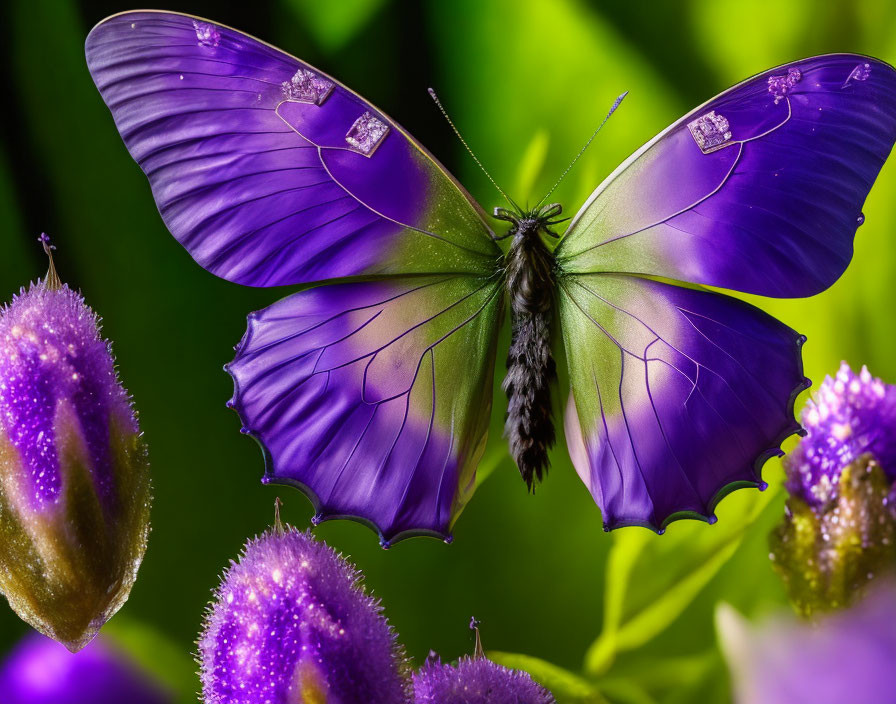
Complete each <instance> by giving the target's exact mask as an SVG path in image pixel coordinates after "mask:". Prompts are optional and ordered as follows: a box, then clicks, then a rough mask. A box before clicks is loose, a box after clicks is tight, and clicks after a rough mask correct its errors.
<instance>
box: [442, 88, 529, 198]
mask: <svg viewBox="0 0 896 704" xmlns="http://www.w3.org/2000/svg"><path fill="white" fill-rule="evenodd" d="M428 90H429V96H430V97H431V98H432V99H433V100H434V101H435V104H436V105H437V106H438V108H439V110H440V111H441V112H442V115H443V116H444V117H445V119H446V120H448V124H449V125H451V129H452V130H454V134H456V135H457V138H458V139H459V140H460V143H461V144H463V145H464V148H466V150H467V151H468V152H469V153H470V156H471V157H473V161H475V162H476V164H477V166H479V168H480V169H482V173H484V174H485V175H486V177H487V178H488V180H489V181H491V182H492V185H493V186H494V187H495V188H497V189H498V193H500V194H501V195H502V196H504V200H506V201H507V202H508V203H510V206H511V207H512V208H513V209H514V210H516V211H518V212H522V211H521V210H520V207H519V206H518V205H517V204H516V203H514V202H513V198H511V197H510V196H508V195H507V194H506V193H505V192H504V189H503V188H501V187H500V186H499V185H498V182H497V181H495V179H493V178H492V175H491V174H490V173H489V172H488V171H487V170H486V168H485V167H484V166H483V165H482V162H481V161H479V157H477V156H476V155H475V154H474V153H473V150H472V149H470V145H469V144H467V140H465V139H464V138H463V136H462V135H461V133H460V130H459V129H457V126H456V125H455V124H454V122H453V121H452V119H451V118H450V117H448V111H447V110H445V108H444V107H443V106H442V101H440V100H439V96H437V95H436V92H435V91H434V90H433V89H432V88H429V89H428Z"/></svg>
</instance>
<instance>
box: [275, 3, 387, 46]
mask: <svg viewBox="0 0 896 704" xmlns="http://www.w3.org/2000/svg"><path fill="white" fill-rule="evenodd" d="M284 2H285V4H286V6H287V7H288V8H289V9H290V10H291V11H292V12H294V13H295V14H296V15H297V16H298V18H299V21H300V22H302V23H303V24H304V25H305V26H306V27H307V29H308V30H309V31H310V33H311V34H312V36H314V38H315V39H316V40H317V42H318V44H320V46H321V47H322V48H323V49H325V50H326V51H328V52H336V51H338V50H339V49H341V48H342V47H344V46H345V45H346V44H348V43H349V42H350V41H351V40H352V38H354V36H355V35H356V34H357V33H358V32H360V31H361V30H362V29H364V27H365V26H366V25H367V23H368V22H369V21H370V20H371V18H372V17H373V16H374V15H375V14H376V13H377V11H378V10H380V8H381V7H382V6H383V5H384V4H385V0H332V1H331V2H321V0H284Z"/></svg>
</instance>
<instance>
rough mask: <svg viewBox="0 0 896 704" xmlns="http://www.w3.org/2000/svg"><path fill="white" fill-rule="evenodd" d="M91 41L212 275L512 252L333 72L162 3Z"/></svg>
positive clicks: (104, 28) (472, 268)
mask: <svg viewBox="0 0 896 704" xmlns="http://www.w3.org/2000/svg"><path fill="white" fill-rule="evenodd" d="M86 53H87V63H88V67H89V69H90V73H91V75H92V77H93V79H94V81H95V82H96V84H97V87H98V88H99V90H100V93H101V95H102V97H103V100H104V101H105V102H106V104H107V105H108V106H109V108H110V110H111V111H112V115H113V117H114V119H115V124H116V126H117V127H118V130H119V132H120V133H121V135H122V138H123V139H124V142H125V144H126V146H127V148H128V150H129V151H130V153H131V155H132V156H133V157H134V159H135V160H136V161H137V162H138V163H139V164H140V167H141V168H142V169H143V170H144V172H145V173H146V175H147V176H148V178H149V181H150V185H151V186H152V191H153V196H154V197H155V200H156V204H157V205H158V208H159V211H160V213H161V215H162V218H163V219H164V221H165V224H166V225H167V226H168V228H169V230H170V231H171V232H172V234H173V235H174V236H175V237H176V238H177V240H178V241H179V242H180V243H181V244H182V245H183V246H184V247H185V248H186V249H187V250H188V251H189V252H190V254H191V255H192V256H193V258H194V259H196V261H197V262H199V264H201V265H202V266H203V267H204V268H206V269H208V270H209V271H211V272H212V273H214V274H216V275H218V276H221V277H223V278H225V279H228V280H230V281H235V282H237V283H241V284H246V285H250V286H278V285H287V284H299V283H307V282H312V281H323V280H327V279H333V278H340V277H348V276H360V275H363V276H388V275H401V274H418V273H440V272H452V273H460V272H463V273H471V274H486V275H487V274H489V273H491V272H492V271H493V270H494V268H495V261H496V259H497V258H498V257H499V256H500V250H499V249H498V248H497V246H496V245H495V243H494V241H493V239H492V235H491V232H490V230H489V228H488V226H487V225H486V224H485V221H484V217H483V213H482V211H481V209H480V208H479V206H477V205H476V204H475V203H474V201H473V200H472V198H471V197H470V196H469V195H468V194H467V193H466V191H464V189H463V188H462V187H461V186H460V185H459V184H458V183H457V181H455V180H454V179H453V178H452V177H451V176H450V175H449V174H448V173H447V171H445V169H444V168H442V167H441V166H440V165H439V164H438V163H437V162H436V160H435V159H434V158H433V157H432V156H431V155H430V154H429V153H428V152H426V150H424V149H423V148H422V147H421V146H420V145H419V144H418V143H417V142H416V141H415V140H414V139H413V138H411V137H410V135H408V134H407V133H406V132H405V131H404V130H403V129H402V128H401V127H400V126H399V125H398V124H396V123H395V122H394V121H393V120H391V119H390V118H389V117H388V116H386V115H385V114H384V113H383V112H382V111H380V110H378V109H377V108H376V107H374V106H373V105H371V104H370V103H368V102H367V101H365V100H364V99H363V98H361V97H360V96H358V95H357V94H355V93H353V92H352V91H351V90H349V89H348V88H346V87H345V86H342V85H341V84H340V83H338V82H337V81H336V80H335V79H333V78H331V77H329V76H327V75H326V74H324V73H323V72H321V71H319V70H318V69H316V68H314V67H311V66H309V65H307V64H305V63H303V62H301V61H299V60H298V59H296V58H294V57H292V56H289V55H288V54H286V53H284V52H282V51H280V50H278V49H276V48H274V47H272V46H270V45H268V44H265V43H264V42H261V41H259V40H257V39H254V38H253V37H250V36H248V35H246V34H243V33H242V32H238V31H236V30H233V29H230V28H228V27H223V26H221V25H217V24H214V23H212V22H209V21H207V20H202V19H200V18H194V17H191V16H188V15H180V14H176V13H167V12H155V11H139V12H127V13H123V14H120V15H115V16H113V17H110V18H109V19H107V20H105V21H103V22H101V23H100V24H99V25H97V26H96V27H95V28H94V29H93V30H92V31H91V33H90V35H89V36H88V38H87V46H86Z"/></svg>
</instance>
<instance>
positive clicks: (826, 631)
mask: <svg viewBox="0 0 896 704" xmlns="http://www.w3.org/2000/svg"><path fill="white" fill-rule="evenodd" d="M716 621H717V624H718V630H719V639H720V641H721V645H722V650H723V651H724V653H725V655H726V658H727V660H728V662H729V665H730V667H731V670H732V680H733V684H734V689H735V699H736V701H737V702H738V704H845V703H846V702H855V703H856V704H859V703H860V704H891V702H893V701H894V700H896V666H894V663H896V626H894V624H896V586H894V585H893V584H892V583H884V584H881V585H880V586H879V587H878V586H877V585H876V588H875V589H873V590H871V591H870V592H869V594H868V596H867V598H866V599H864V600H863V601H862V602H860V603H859V604H856V605H855V606H854V607H852V608H851V609H847V610H845V611H841V612H839V613H836V614H831V615H828V616H826V617H825V618H823V619H821V620H820V621H819V622H818V623H815V624H809V623H798V622H796V623H795V622H794V621H793V619H788V618H787V617H786V615H782V616H779V617H776V618H774V619H772V620H769V621H767V622H766V623H764V624H762V625H761V626H759V627H754V626H752V625H751V624H749V623H748V622H747V621H746V620H745V619H744V618H743V617H742V616H740V615H739V614H738V613H737V612H735V611H734V609H732V608H731V607H726V606H725V605H723V606H722V607H721V608H720V609H719V611H718V614H717V619H716Z"/></svg>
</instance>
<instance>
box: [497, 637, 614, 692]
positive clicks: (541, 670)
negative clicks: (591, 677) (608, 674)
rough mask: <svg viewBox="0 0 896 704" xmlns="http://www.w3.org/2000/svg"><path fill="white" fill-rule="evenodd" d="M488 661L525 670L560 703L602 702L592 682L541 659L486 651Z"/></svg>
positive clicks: (518, 654)
mask: <svg viewBox="0 0 896 704" xmlns="http://www.w3.org/2000/svg"><path fill="white" fill-rule="evenodd" d="M488 657H489V659H490V660H493V661H494V662H496V663H498V664H499V665H503V666H504V667H509V668H511V669H513V670H525V671H526V672H528V673H529V674H530V675H532V679H534V680H535V681H536V682H538V683H539V684H540V685H541V686H542V687H545V688H546V689H548V690H550V691H551V693H552V694H553V695H554V697H555V698H556V700H557V702H558V703H559V704H566V703H569V704H605V703H606V701H607V700H606V699H605V698H604V697H603V696H601V694H600V692H599V691H598V689H597V687H596V685H595V684H593V683H592V682H589V681H588V680H586V679H585V678H584V677H582V676H581V675H577V674H575V673H573V672H570V671H569V670H565V669H563V668H562V667H559V666H557V665H554V664H552V663H549V662H547V661H546V660H542V659H540V658H536V657H532V656H531V655H522V654H520V653H505V652H499V651H492V650H490V651H489V652H488Z"/></svg>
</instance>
